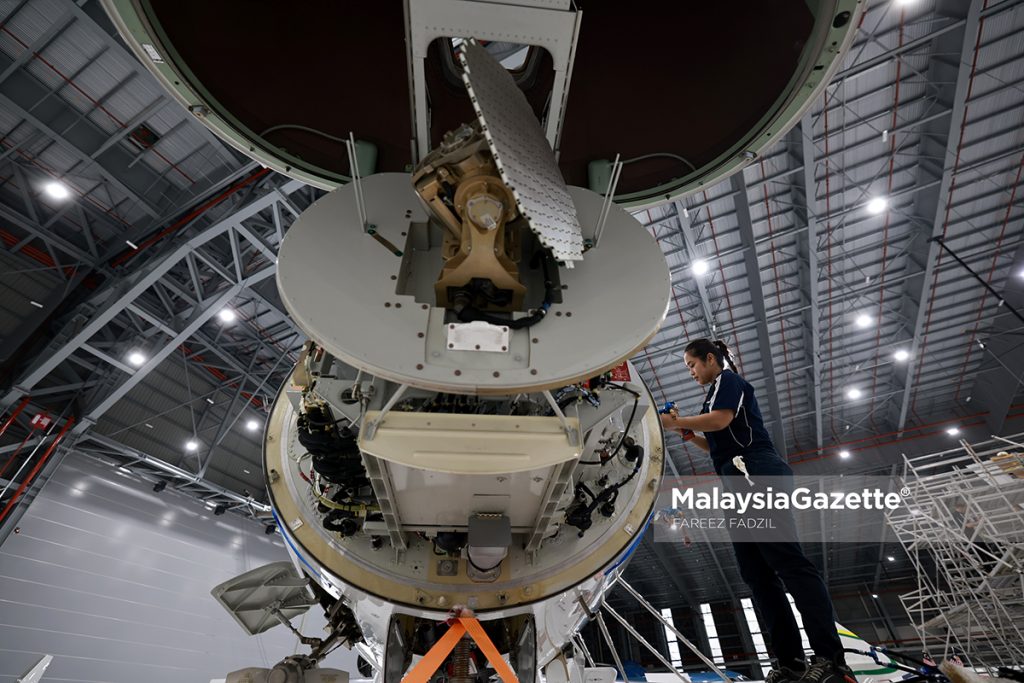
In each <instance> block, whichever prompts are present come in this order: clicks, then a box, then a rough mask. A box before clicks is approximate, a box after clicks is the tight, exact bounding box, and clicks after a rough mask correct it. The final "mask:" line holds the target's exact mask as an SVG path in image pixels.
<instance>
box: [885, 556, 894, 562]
mask: <svg viewBox="0 0 1024 683" xmlns="http://www.w3.org/2000/svg"><path fill="white" fill-rule="evenodd" d="M885 559H887V560H889V561H890V562H895V561H896V558H895V557H893V556H892V555H888V556H886V558H885Z"/></svg>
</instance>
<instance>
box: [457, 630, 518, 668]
mask: <svg viewBox="0 0 1024 683" xmlns="http://www.w3.org/2000/svg"><path fill="white" fill-rule="evenodd" d="M459 623H461V624H462V625H463V626H464V627H465V628H466V631H467V632H468V633H469V635H470V637H472V638H473V640H475V641H476V644H477V645H479V646H480V651H481V652H483V653H484V655H485V656H486V657H487V661H488V662H490V664H491V666H493V667H494V670H495V671H497V672H498V675H499V676H500V677H501V680H502V681H503V683H519V678H518V677H517V676H516V675H515V673H514V672H513V671H512V669H511V668H509V665H508V664H506V663H505V660H504V659H502V658H501V653H500V652H498V648H496V647H494V643H492V642H491V639H490V638H488V637H487V632H486V631H484V627H483V626H481V625H480V622H479V621H477V620H476V619H473V618H466V617H459Z"/></svg>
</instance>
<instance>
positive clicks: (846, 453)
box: [839, 451, 850, 459]
mask: <svg viewBox="0 0 1024 683" xmlns="http://www.w3.org/2000/svg"><path fill="white" fill-rule="evenodd" d="M839 457H840V458H843V459H846V458H849V457H850V451H839Z"/></svg>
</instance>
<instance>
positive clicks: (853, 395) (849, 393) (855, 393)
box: [846, 387, 864, 401]
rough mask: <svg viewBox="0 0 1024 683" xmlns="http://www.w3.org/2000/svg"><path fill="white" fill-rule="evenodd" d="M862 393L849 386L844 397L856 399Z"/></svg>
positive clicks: (862, 393)
mask: <svg viewBox="0 0 1024 683" xmlns="http://www.w3.org/2000/svg"><path fill="white" fill-rule="evenodd" d="M863 395H864V392H863V391H861V390H860V389H858V388H857V387H850V388H849V389H847V390H846V397H847V398H850V399H853V400H854V401H856V400H857V399H858V398H860V397H861V396H863Z"/></svg>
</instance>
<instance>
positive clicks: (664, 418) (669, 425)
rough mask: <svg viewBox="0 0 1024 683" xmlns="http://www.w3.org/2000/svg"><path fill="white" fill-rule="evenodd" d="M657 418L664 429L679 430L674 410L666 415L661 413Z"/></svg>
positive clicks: (676, 414)
mask: <svg viewBox="0 0 1024 683" xmlns="http://www.w3.org/2000/svg"><path fill="white" fill-rule="evenodd" d="M659 417H661V426H662V427H663V428H664V429H679V423H678V422H677V421H676V418H677V417H679V412H678V411H677V410H676V409H675V408H673V409H672V410H670V411H669V412H667V413H662V414H661V415H660V416H659Z"/></svg>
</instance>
